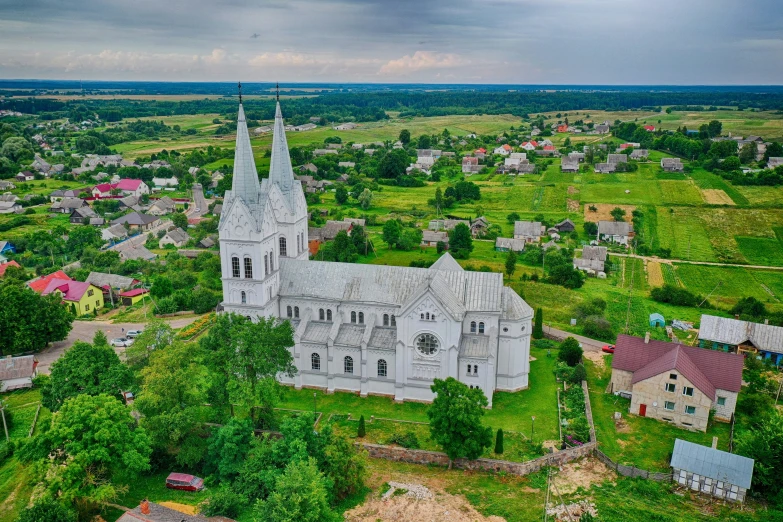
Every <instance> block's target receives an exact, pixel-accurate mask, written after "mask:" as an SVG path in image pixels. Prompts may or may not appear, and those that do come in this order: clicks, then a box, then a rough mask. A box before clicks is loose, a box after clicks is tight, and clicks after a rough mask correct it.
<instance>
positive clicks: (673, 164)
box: [661, 158, 684, 172]
mask: <svg viewBox="0 0 783 522" xmlns="http://www.w3.org/2000/svg"><path fill="white" fill-rule="evenodd" d="M661 168H662V169H663V170H664V171H665V172H682V171H683V170H684V167H683V165H682V160H681V159H680V158H662V159H661Z"/></svg>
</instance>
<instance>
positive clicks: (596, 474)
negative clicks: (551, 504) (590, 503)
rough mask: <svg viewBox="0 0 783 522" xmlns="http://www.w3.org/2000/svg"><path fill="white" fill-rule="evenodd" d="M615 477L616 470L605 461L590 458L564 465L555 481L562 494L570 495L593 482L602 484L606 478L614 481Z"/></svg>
mask: <svg viewBox="0 0 783 522" xmlns="http://www.w3.org/2000/svg"><path fill="white" fill-rule="evenodd" d="M614 477H615V475H614V472H613V471H611V470H610V469H609V468H608V467H607V466H606V465H605V464H604V463H603V462H601V461H600V460H598V459H594V458H588V459H582V460H579V461H577V462H569V463H568V464H565V465H563V466H562V467H561V468H560V472H559V473H558V474H557V476H556V477H555V478H554V482H555V484H556V485H557V489H559V490H560V493H561V494H562V495H568V494H570V493H574V492H576V490H577V489H579V488H582V489H585V490H587V489H590V487H591V486H592V485H593V484H601V483H602V482H604V481H606V480H611V481H614Z"/></svg>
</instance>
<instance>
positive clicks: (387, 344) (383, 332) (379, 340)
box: [367, 326, 397, 350]
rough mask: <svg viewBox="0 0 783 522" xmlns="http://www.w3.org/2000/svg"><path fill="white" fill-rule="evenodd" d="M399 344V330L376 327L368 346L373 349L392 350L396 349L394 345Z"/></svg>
mask: <svg viewBox="0 0 783 522" xmlns="http://www.w3.org/2000/svg"><path fill="white" fill-rule="evenodd" d="M396 342H397V329H396V328H388V327H380V326H376V327H375V328H373V329H372V335H371V336H370V341H369V342H368V343H367V346H369V347H372V348H383V349H387V350H390V349H392V348H394V343H396Z"/></svg>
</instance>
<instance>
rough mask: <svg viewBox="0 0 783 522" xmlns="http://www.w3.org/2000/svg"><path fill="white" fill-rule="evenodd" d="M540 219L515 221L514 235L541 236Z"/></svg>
mask: <svg viewBox="0 0 783 522" xmlns="http://www.w3.org/2000/svg"><path fill="white" fill-rule="evenodd" d="M541 234H542V231H541V222H540V221H516V222H515V223H514V235H515V236H525V237H541Z"/></svg>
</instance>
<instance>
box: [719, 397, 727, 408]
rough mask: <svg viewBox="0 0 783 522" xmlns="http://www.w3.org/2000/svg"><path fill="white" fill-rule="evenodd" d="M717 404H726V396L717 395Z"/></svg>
mask: <svg viewBox="0 0 783 522" xmlns="http://www.w3.org/2000/svg"><path fill="white" fill-rule="evenodd" d="M718 406H726V397H718Z"/></svg>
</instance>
